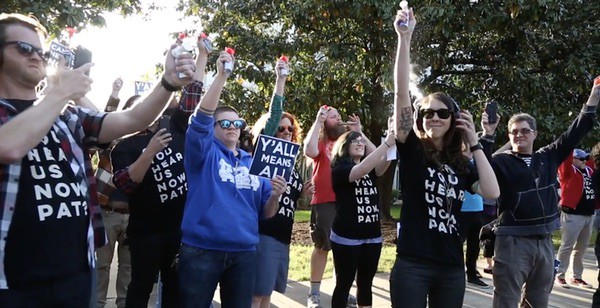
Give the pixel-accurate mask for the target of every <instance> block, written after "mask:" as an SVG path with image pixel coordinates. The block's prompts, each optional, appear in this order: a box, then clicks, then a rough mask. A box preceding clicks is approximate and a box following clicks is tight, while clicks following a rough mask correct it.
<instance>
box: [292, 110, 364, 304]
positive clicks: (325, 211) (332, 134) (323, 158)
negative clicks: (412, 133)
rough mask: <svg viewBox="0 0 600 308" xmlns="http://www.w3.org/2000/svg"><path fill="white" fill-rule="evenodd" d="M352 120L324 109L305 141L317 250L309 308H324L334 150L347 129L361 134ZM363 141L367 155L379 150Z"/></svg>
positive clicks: (332, 214)
mask: <svg viewBox="0 0 600 308" xmlns="http://www.w3.org/2000/svg"><path fill="white" fill-rule="evenodd" d="M349 120H350V121H349V122H347V123H344V122H342V119H341V117H340V114H339V112H338V110H337V109H335V108H333V107H330V106H326V105H325V106H322V107H321V108H320V109H319V112H318V113H317V118H316V119H315V123H314V124H313V125H312V127H311V128H310V130H309V131H308V134H307V136H306V139H305V141H304V155H306V156H307V157H309V158H310V159H311V160H312V163H313V173H312V181H313V184H314V187H315V192H314V194H313V196H312V200H311V215H310V230H311V237H312V240H313V243H314V244H315V247H314V249H313V252H312V255H311V259H310V292H309V294H308V299H307V304H306V306H307V307H309V308H316V307H321V304H320V287H321V280H322V279H323V272H324V271H325V265H326V264H327V254H328V252H329V250H331V242H330V241H329V236H330V235H331V224H332V223H333V218H334V217H335V194H334V192H333V187H332V184H331V157H332V154H331V149H332V148H333V144H334V143H335V141H336V140H337V139H338V137H339V136H341V135H342V134H343V133H345V132H346V130H347V129H348V130H353V131H356V132H360V133H361V134H362V131H361V125H360V119H359V118H358V116H356V115H352V116H350V117H349ZM346 127H347V128H346ZM362 138H363V139H364V140H366V141H367V145H366V149H365V155H368V154H369V153H371V152H372V151H373V150H374V149H375V148H376V147H375V145H374V144H373V143H372V142H371V141H369V139H368V138H367V137H366V136H365V135H364V134H363V136H362ZM348 304H349V306H354V307H355V306H356V298H354V297H352V296H351V297H350V298H349V299H348Z"/></svg>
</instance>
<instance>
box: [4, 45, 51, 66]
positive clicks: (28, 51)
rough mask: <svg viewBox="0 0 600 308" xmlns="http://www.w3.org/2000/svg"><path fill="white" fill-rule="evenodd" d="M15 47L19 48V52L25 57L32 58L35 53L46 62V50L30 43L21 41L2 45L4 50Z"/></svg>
mask: <svg viewBox="0 0 600 308" xmlns="http://www.w3.org/2000/svg"><path fill="white" fill-rule="evenodd" d="M9 45H15V46H16V47H17V51H18V52H19V53H20V54H21V55H22V56H25V57H31V56H32V55H33V53H37V55H38V56H39V57H40V58H41V59H42V61H44V62H46V60H47V59H46V55H45V54H44V50H43V49H41V48H38V47H35V46H33V45H31V44H29V43H25V42H21V41H6V42H4V44H2V48H4V47H6V46H9Z"/></svg>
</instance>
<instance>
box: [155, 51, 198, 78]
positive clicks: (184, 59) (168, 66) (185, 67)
mask: <svg viewBox="0 0 600 308" xmlns="http://www.w3.org/2000/svg"><path fill="white" fill-rule="evenodd" d="M177 46H178V45H177V44H173V45H171V48H170V49H169V52H167V58H166V60H165V72H164V75H163V76H164V78H165V79H166V81H167V82H168V83H169V84H170V85H172V86H174V87H182V86H185V85H187V84H188V83H190V82H191V81H192V80H193V77H194V73H195V72H196V63H195V62H196V61H194V58H193V56H192V54H190V53H189V52H183V53H180V54H179V55H177V58H175V57H174V56H173V54H172V53H171V50H173V49H174V48H176V47H177ZM179 73H183V74H184V75H185V76H184V77H183V78H179Z"/></svg>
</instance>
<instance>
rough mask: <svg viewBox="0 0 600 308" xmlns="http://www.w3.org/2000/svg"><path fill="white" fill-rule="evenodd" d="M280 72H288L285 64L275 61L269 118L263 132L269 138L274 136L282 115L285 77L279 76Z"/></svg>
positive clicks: (281, 61)
mask: <svg viewBox="0 0 600 308" xmlns="http://www.w3.org/2000/svg"><path fill="white" fill-rule="evenodd" d="M282 70H288V67H287V63H285V61H283V60H277V64H276V65H275V89H274V91H273V97H272V98H271V104H270V105H269V118H268V119H267V123H266V124H265V130H264V132H263V133H264V134H265V135H269V136H275V133H276V132H277V128H278V127H279V121H280V120H281V115H282V114H283V92H284V89H285V82H286V80H287V75H283V74H281V71H282Z"/></svg>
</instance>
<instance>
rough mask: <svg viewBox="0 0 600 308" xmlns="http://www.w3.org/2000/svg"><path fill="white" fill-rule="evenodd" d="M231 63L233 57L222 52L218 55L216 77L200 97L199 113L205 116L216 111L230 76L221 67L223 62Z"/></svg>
mask: <svg viewBox="0 0 600 308" xmlns="http://www.w3.org/2000/svg"><path fill="white" fill-rule="evenodd" d="M233 61H234V59H233V56H232V55H230V54H228V53H226V52H224V51H222V52H221V54H220V55H219V59H217V76H215V80H213V82H212V84H211V85H210V87H209V88H208V90H207V91H206V94H204V96H202V100H200V105H198V110H199V111H200V112H202V113H204V114H207V115H212V114H213V113H215V109H217V106H218V105H219V98H220V97H221V93H222V92H223V88H224V87H225V83H226V82H227V77H229V74H230V73H227V72H226V71H225V69H224V68H223V65H224V63H225V62H233Z"/></svg>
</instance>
